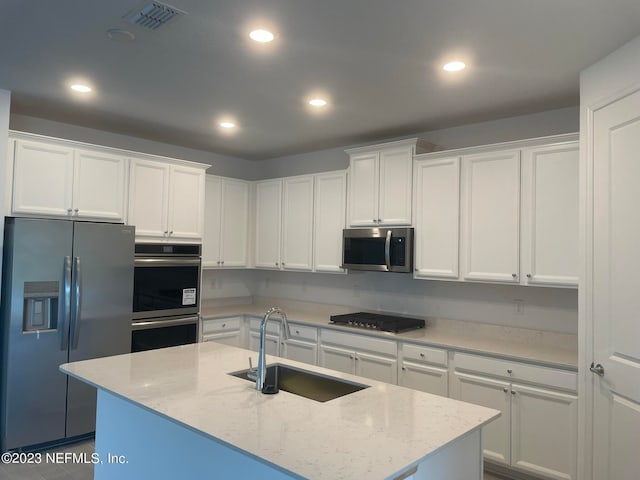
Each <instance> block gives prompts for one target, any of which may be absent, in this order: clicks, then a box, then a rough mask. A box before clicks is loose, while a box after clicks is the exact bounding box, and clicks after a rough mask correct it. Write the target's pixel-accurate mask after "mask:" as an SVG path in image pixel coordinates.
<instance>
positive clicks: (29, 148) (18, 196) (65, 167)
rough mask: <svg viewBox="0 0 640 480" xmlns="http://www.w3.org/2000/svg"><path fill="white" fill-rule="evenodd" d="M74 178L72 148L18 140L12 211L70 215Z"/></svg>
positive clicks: (15, 151) (15, 154)
mask: <svg viewBox="0 0 640 480" xmlns="http://www.w3.org/2000/svg"><path fill="white" fill-rule="evenodd" d="M72 182H73V149H71V148H67V147H63V146H59V145H55V144H48V143H44V142H24V141H22V140H16V144H15V150H14V164H13V202H12V206H11V211H12V212H13V213H30V214H44V215H63V216H68V215H71V213H72V212H73V210H72Z"/></svg>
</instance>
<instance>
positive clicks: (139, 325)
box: [131, 316, 199, 331]
mask: <svg viewBox="0 0 640 480" xmlns="http://www.w3.org/2000/svg"><path fill="white" fill-rule="evenodd" d="M198 319H199V317H198V316H194V317H185V318H172V319H165V320H145V321H142V322H132V323H131V330H133V331H136V330H148V329H150V328H162V327H175V326H177V325H188V324H190V323H198Z"/></svg>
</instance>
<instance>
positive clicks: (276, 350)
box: [249, 330, 280, 365]
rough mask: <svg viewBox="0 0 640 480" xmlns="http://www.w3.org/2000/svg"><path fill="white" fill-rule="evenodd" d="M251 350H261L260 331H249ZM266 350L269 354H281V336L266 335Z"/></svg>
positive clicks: (276, 355)
mask: <svg viewBox="0 0 640 480" xmlns="http://www.w3.org/2000/svg"><path fill="white" fill-rule="evenodd" d="M249 350H253V351H254V352H258V351H260V332H256V331H253V330H252V331H250V332H249ZM264 351H265V353H266V354H267V355H273V356H275V357H278V356H280V338H279V337H278V336H277V335H269V334H267V335H265V337H264ZM256 365H257V363H256Z"/></svg>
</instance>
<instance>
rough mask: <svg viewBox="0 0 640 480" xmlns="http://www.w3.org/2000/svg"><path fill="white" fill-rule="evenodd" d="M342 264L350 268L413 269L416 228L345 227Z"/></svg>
mask: <svg viewBox="0 0 640 480" xmlns="http://www.w3.org/2000/svg"><path fill="white" fill-rule="evenodd" d="M342 265H343V267H344V268H348V269H350V270H370V271H375V272H403V273H409V272H412V271H413V228H345V229H344V230H343V231H342Z"/></svg>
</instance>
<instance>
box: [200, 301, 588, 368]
mask: <svg viewBox="0 0 640 480" xmlns="http://www.w3.org/2000/svg"><path fill="white" fill-rule="evenodd" d="M272 306H279V307H281V308H282V309H283V310H284V311H285V313H286V314H287V318H288V319H289V321H291V322H297V323H303V324H308V325H312V326H315V327H322V328H332V329H336V330H339V331H342V332H349V333H356V334H364V335H372V336H377V337H381V338H391V339H394V340H398V341H400V340H402V341H409V342H413V343H418V344H422V345H428V346H435V347H442V348H446V349H450V350H456V351H464V352H471V353H479V354H489V355H493V356H498V357H502V358H507V359H512V360H523V361H527V362H533V363H537V364H540V365H545V366H550V367H556V368H563V369H567V370H572V371H576V370H577V368H578V336H577V335H572V334H566V333H555V332H547V331H543V330H532V329H526V328H515V327H504V326H500V325H489V324H483V323H478V322H466V321H460V320H449V319H442V318H433V317H423V318H424V320H425V322H426V328H423V329H418V330H412V331H408V332H404V333H387V332H378V331H375V330H363V329H360V328H354V327H347V326H339V325H331V324H330V323H329V317H330V316H331V315H340V314H344V313H352V312H355V311H358V309H357V308H354V307H345V306H340V305H327V304H319V303H310V302H299V301H294V300H286V299H279V298H263V297H258V298H257V299H255V301H252V299H251V298H250V297H242V298H239V299H228V300H218V301H209V302H207V301H203V304H202V307H201V315H202V317H203V318H204V319H211V318H222V317H230V316H235V315H250V316H256V317H262V316H263V315H264V313H265V312H266V310H267V309H268V308H269V307H272ZM374 313H388V314H392V315H393V313H392V312H374ZM414 318H420V317H414Z"/></svg>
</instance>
